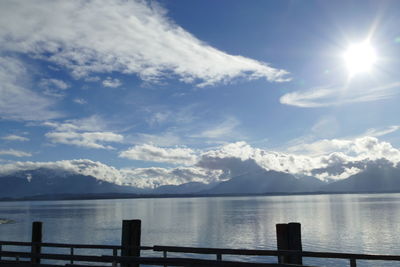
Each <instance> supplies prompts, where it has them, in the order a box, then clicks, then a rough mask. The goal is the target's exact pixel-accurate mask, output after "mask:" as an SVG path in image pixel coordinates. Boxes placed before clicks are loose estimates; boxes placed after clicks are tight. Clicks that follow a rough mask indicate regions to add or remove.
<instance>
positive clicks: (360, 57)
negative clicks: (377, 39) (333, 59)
mask: <svg viewBox="0 0 400 267" xmlns="http://www.w3.org/2000/svg"><path fill="white" fill-rule="evenodd" d="M343 58H344V60H345V61H346V65H347V69H348V71H349V72H350V74H351V75H354V74H356V73H361V72H369V71H371V70H372V68H373V66H374V65H375V63H376V60H377V56H376V53H375V50H374V48H373V47H372V46H371V45H370V44H369V43H368V42H364V43H359V44H353V45H351V46H349V48H348V49H347V50H346V52H345V53H344V55H343Z"/></svg>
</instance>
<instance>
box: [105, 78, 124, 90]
mask: <svg viewBox="0 0 400 267" xmlns="http://www.w3.org/2000/svg"><path fill="white" fill-rule="evenodd" d="M102 84H103V86H104V87H111V88H117V87H120V86H121V85H122V82H121V81H120V80H119V79H117V78H114V79H113V78H111V77H107V78H106V79H105V80H103V82H102Z"/></svg>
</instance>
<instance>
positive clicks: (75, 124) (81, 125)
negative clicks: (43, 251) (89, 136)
mask: <svg viewBox="0 0 400 267" xmlns="http://www.w3.org/2000/svg"><path fill="white" fill-rule="evenodd" d="M43 125H44V126H48V127H52V128H55V130H56V131H59V132H63V131H103V130H104V129H106V128H107V122H106V121H104V120H103V119H102V118H101V117H100V116H98V115H92V116H90V117H86V118H82V119H73V120H65V121H64V122H62V123H60V122H51V121H48V122H44V123H43Z"/></svg>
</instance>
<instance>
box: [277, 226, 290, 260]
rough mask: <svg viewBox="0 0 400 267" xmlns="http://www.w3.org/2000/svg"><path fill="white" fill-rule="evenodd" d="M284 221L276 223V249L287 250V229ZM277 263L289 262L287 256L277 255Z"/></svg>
mask: <svg viewBox="0 0 400 267" xmlns="http://www.w3.org/2000/svg"><path fill="white" fill-rule="evenodd" d="M288 228H289V227H288V225H287V224H286V223H279V224H277V225H276V246H277V249H278V250H289V238H288V235H289V230H288ZM278 262H279V263H289V257H288V256H278Z"/></svg>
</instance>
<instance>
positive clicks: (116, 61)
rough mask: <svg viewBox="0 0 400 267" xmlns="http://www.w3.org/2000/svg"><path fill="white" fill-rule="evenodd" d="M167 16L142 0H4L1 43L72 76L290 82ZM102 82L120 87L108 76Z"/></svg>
mask: <svg viewBox="0 0 400 267" xmlns="http://www.w3.org/2000/svg"><path fill="white" fill-rule="evenodd" d="M166 13H167V12H166V10H165V9H163V8H162V7H161V6H159V5H157V4H156V3H155V2H151V3H149V2H146V1H122V0H120V1H83V0H81V1H49V0H40V1H39V0H38V1H29V2H26V1H22V0H17V1H6V2H4V3H2V8H1V11H0V25H1V26H0V44H1V47H2V50H4V51H9V52H17V53H23V54H27V55H30V56H32V57H35V58H40V59H42V60H46V61H49V62H52V63H55V64H57V65H59V66H62V67H65V68H67V69H69V70H70V71H71V73H72V74H73V75H74V76H75V77H76V78H82V77H88V76H90V74H92V73H111V72H121V73H125V74H132V73H133V74H137V75H139V77H140V78H141V79H143V80H145V81H158V80H159V79H162V78H163V77H169V76H175V77H178V79H179V80H180V81H182V82H184V83H194V84H196V85H197V86H199V87H203V86H208V85H213V84H216V83H226V82H229V81H231V80H232V79H235V78H238V77H242V78H245V79H250V80H252V79H259V78H266V79H267V80H269V81H276V82H280V81H286V80H287V79H288V78H286V75H287V74H288V72H287V71H285V70H282V69H276V68H273V67H271V66H269V65H268V64H267V63H264V62H260V61H257V60H253V59H250V58H246V57H243V56H240V55H230V54H228V53H225V52H223V51H221V50H218V49H217V48H214V47H212V46H210V45H208V44H206V43H204V42H202V41H200V40H199V39H197V38H196V37H195V36H193V35H192V34H190V33H189V32H187V31H186V30H185V29H183V28H182V27H180V26H178V25H177V24H175V23H174V22H173V21H172V20H171V19H169V18H168V17H167V14H166ZM10 21H14V22H15V23H10ZM33 32H34V33H35V34H32V33H33ZM116 81H117V82H116ZM103 84H104V86H111V87H117V86H119V85H120V83H119V82H118V80H111V78H110V80H106V81H105V82H103Z"/></svg>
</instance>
